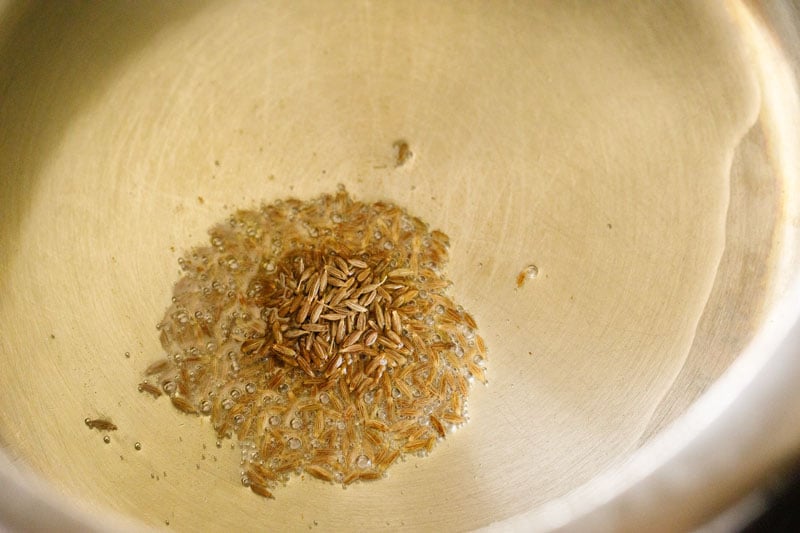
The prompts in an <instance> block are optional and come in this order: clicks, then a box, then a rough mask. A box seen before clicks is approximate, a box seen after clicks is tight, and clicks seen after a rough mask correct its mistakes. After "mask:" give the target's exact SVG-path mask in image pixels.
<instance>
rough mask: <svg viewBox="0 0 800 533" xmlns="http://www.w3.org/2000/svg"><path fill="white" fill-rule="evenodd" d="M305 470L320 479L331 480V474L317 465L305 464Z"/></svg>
mask: <svg viewBox="0 0 800 533" xmlns="http://www.w3.org/2000/svg"><path fill="white" fill-rule="evenodd" d="M305 471H306V472H308V473H309V474H311V475H312V476H314V477H315V478H317V479H320V480H322V481H333V475H332V474H331V473H330V472H329V471H328V470H326V469H324V468H322V467H320V466H317V465H306V466H305Z"/></svg>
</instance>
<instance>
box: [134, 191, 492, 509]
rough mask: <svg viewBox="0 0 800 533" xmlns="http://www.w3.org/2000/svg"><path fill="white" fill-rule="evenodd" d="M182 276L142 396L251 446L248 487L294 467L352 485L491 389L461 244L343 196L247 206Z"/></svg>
mask: <svg viewBox="0 0 800 533" xmlns="http://www.w3.org/2000/svg"><path fill="white" fill-rule="evenodd" d="M210 235H211V246H207V247H200V248H195V249H193V250H191V251H190V252H189V253H188V254H187V255H186V256H185V257H183V258H182V259H180V260H179V264H180V265H181V268H182V271H183V274H182V277H181V278H180V279H179V280H178V282H177V283H176V285H175V287H174V291H173V304H172V305H171V306H170V308H169V309H168V310H167V312H166V314H165V316H164V319H163V320H162V321H161V323H159V325H158V328H159V330H160V331H161V344H162V346H163V347H164V350H165V352H166V358H165V359H163V360H159V361H156V362H155V363H153V364H152V365H151V366H150V367H149V368H148V369H147V370H146V371H145V374H146V379H145V381H144V382H143V383H142V384H141V385H140V390H141V391H143V392H148V393H150V394H153V396H156V397H157V395H156V394H154V392H158V391H163V392H164V393H165V394H166V395H167V396H169V397H170V399H171V401H172V404H173V405H174V406H175V407H176V408H178V409H179V410H181V411H183V412H185V413H189V414H197V415H203V416H209V417H210V419H211V422H212V425H213V427H214V430H215V431H216V433H217V436H218V437H219V438H226V437H233V436H235V437H236V438H237V439H238V441H239V443H240V446H241V448H242V483H243V484H244V485H247V486H249V487H250V488H251V489H252V490H253V492H255V493H257V494H259V495H262V496H266V497H271V496H272V490H273V489H274V488H275V487H276V486H277V485H279V484H281V483H285V482H286V481H287V480H288V478H289V476H290V474H292V473H303V472H305V473H307V474H309V475H311V476H314V477H316V478H319V479H321V480H324V481H330V482H336V483H342V484H344V485H347V484H349V483H352V482H354V481H357V480H373V479H379V478H380V477H382V476H383V475H384V472H385V471H386V469H387V468H388V467H389V466H390V465H391V464H392V463H394V462H395V461H396V460H397V459H398V458H399V457H401V456H402V455H404V454H426V453H429V452H430V451H431V450H432V449H433V447H434V446H435V444H436V442H437V440H438V439H441V438H444V437H445V435H446V434H447V432H448V430H449V429H450V428H453V427H456V426H459V425H461V424H463V423H464V422H466V420H467V396H468V393H469V388H470V382H471V381H472V379H473V378H475V379H478V380H480V381H482V382H485V362H486V349H485V346H484V342H483V340H482V339H481V337H480V336H479V335H478V334H477V331H476V330H477V325H476V323H475V320H474V319H473V318H472V317H471V316H470V315H469V314H468V313H467V312H466V311H464V310H463V309H462V308H461V307H460V306H458V305H456V304H455V303H454V302H453V301H452V300H451V299H450V297H449V296H448V295H447V294H446V290H447V288H448V287H449V285H450V282H449V281H448V280H447V278H446V276H445V272H444V267H445V265H446V263H447V247H448V238H447V236H446V235H445V234H444V233H442V232H440V231H429V229H428V226H427V225H426V224H425V223H424V222H422V221H421V220H420V219H418V218H416V217H412V216H411V215H409V214H408V213H407V212H406V211H404V210H403V209H401V208H399V207H397V206H395V205H393V204H390V203H386V202H377V203H371V204H367V203H362V202H359V201H355V200H353V199H352V198H350V196H349V195H348V194H347V193H346V192H345V191H344V190H343V189H340V191H339V192H338V193H336V194H334V195H323V196H320V197H318V198H316V199H313V200H310V201H307V202H301V201H300V200H296V199H290V200H285V201H279V202H275V203H273V204H270V205H262V206H261V208H260V209H259V210H243V211H238V212H237V213H235V214H234V215H233V216H231V217H230V219H229V220H228V221H227V222H225V223H223V224H220V225H217V226H215V227H214V228H212V230H211V231H210Z"/></svg>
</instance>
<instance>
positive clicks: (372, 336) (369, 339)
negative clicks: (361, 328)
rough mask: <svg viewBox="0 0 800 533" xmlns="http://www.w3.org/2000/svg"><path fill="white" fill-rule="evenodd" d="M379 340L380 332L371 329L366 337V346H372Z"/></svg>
mask: <svg viewBox="0 0 800 533" xmlns="http://www.w3.org/2000/svg"><path fill="white" fill-rule="evenodd" d="M377 340H378V332H377V331H375V330H374V329H371V330H370V331H369V332H367V334H366V336H365V337H364V346H372V345H373V344H375V341H377Z"/></svg>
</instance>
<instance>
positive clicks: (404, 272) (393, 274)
mask: <svg viewBox="0 0 800 533" xmlns="http://www.w3.org/2000/svg"><path fill="white" fill-rule="evenodd" d="M413 275H414V271H413V270H411V269H410V268H395V269H394V270H390V271H389V272H388V273H387V274H386V276H387V277H390V278H408V277H411V276H413Z"/></svg>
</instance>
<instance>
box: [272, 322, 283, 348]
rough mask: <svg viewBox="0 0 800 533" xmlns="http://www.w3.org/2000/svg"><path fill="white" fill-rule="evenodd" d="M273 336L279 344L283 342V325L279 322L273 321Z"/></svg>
mask: <svg viewBox="0 0 800 533" xmlns="http://www.w3.org/2000/svg"><path fill="white" fill-rule="evenodd" d="M271 327H272V338H273V340H274V341H275V342H277V343H278V344H282V343H283V333H281V325H280V323H278V322H273V323H272V326H271Z"/></svg>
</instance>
